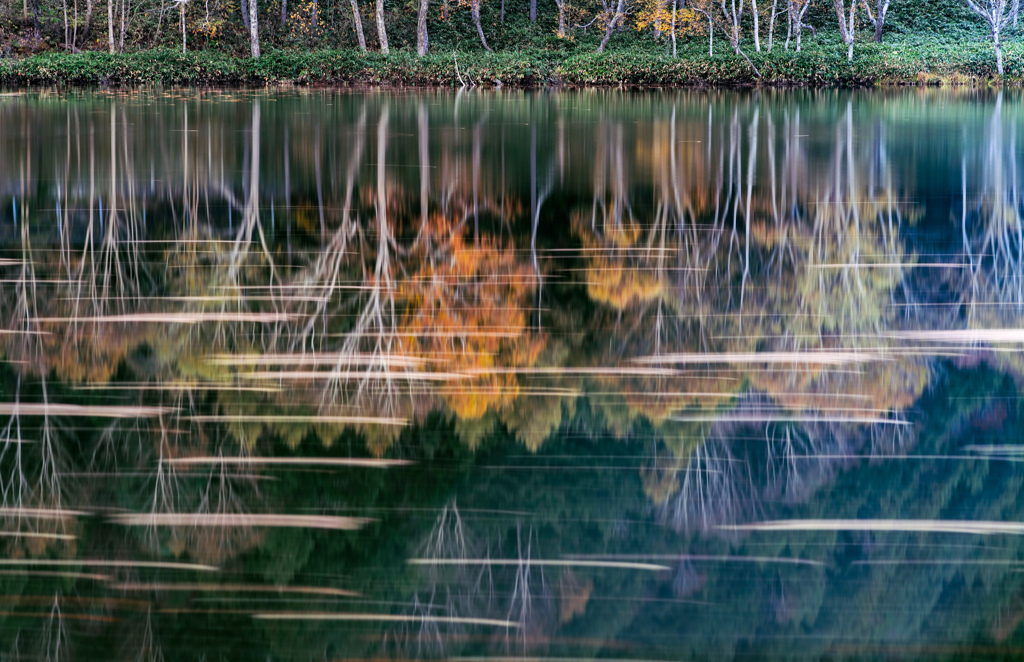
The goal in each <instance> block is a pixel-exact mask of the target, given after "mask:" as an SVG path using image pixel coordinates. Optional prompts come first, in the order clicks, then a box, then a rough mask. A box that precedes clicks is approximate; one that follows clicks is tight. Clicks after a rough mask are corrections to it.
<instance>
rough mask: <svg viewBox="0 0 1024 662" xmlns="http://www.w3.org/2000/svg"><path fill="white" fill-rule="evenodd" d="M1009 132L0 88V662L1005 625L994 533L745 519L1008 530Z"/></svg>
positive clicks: (1003, 579)
mask: <svg viewBox="0 0 1024 662" xmlns="http://www.w3.org/2000/svg"><path fill="white" fill-rule="evenodd" d="M940 104H941V105H940ZM1019 108H1020V102H1019V100H1018V99H1017V97H1016V94H1015V93H1011V92H998V93H992V94H988V93H971V94H953V93H950V94H948V95H945V96H941V97H936V96H935V95H933V94H932V93H917V92H900V93H884V94H883V93H878V94H875V93H838V92H837V93H825V92H792V93H767V92H758V93H749V94H722V93H691V92H681V93H645V94H636V95H627V94H620V93H609V92H596V91H578V92H563V93H553V94H546V95H545V94H541V95H535V94H526V93H520V92H500V93H484V92H473V93H469V94H459V95H457V96H455V97H452V96H450V95H448V94H446V93H442V92H422V93H416V94H398V93H395V94H391V93H385V92H363V93H351V94H349V93H337V92H328V91H300V92H287V93H286V92H280V93H277V92H275V93H266V92H260V93H249V92H213V91H210V92H195V93H193V92H166V93H165V92H139V93H133V94H127V95H120V94H105V93H67V94H53V93H47V92H37V93H32V94H26V95H22V96H18V97H12V98H11V99H9V100H7V101H6V102H5V103H4V104H3V105H0V122H2V123H3V126H6V127H9V128H10V129H11V130H10V131H7V132H5V133H4V134H2V135H0V153H3V154H4V155H5V158H4V159H3V160H2V161H0V208H2V209H10V210H11V214H10V215H5V216H3V217H2V218H0V276H2V281H3V287H2V289H0V320H2V323H3V327H2V329H0V352H2V354H3V357H4V361H5V363H4V366H3V367H2V370H3V373H2V378H0V392H2V397H0V401H2V402H0V416H2V417H3V419H4V420H3V421H0V423H2V428H0V444H2V448H0V497H2V503H0V544H2V545H3V546H4V551H5V560H4V565H5V566H10V567H9V568H4V569H3V574H0V584H2V585H3V587H4V591H3V596H4V600H5V605H6V606H5V607H4V610H3V616H2V618H3V626H2V628H0V639H2V641H0V643H2V645H3V647H4V650H7V651H10V654H11V655H14V656H16V657H17V656H37V657H41V658H45V659H60V658H65V657H67V658H75V657H80V656H85V655H89V654H95V651H104V653H103V655H104V656H110V655H113V656H116V657H118V658H125V659H164V658H174V659H191V658H196V659H199V658H204V657H205V659H212V658H213V657H223V658H225V659H228V658H230V659H234V658H238V659H251V658H252V657H253V656H256V657H267V656H268V655H270V656H271V657H272V658H273V659H278V658H280V659H320V658H321V657H327V658H330V657H331V656H334V657H343V656H345V657H348V656H355V657H359V656H363V657H367V656H375V655H386V656H390V657H402V658H407V657H447V656H456V657H458V656H484V655H489V656H494V655H499V656H500V655H505V656H508V655H515V656H520V655H532V656H537V655H541V656H553V657H582V658H586V657H591V656H598V655H600V656H605V657H607V656H609V655H611V656H613V657H619V658H627V657H636V658H638V659H639V658H642V657H648V658H651V659H653V658H662V657H672V658H676V657H680V656H682V657H686V656H696V657H700V658H709V657H716V658H717V657H721V658H732V657H743V656H749V655H757V656H774V655H776V654H779V653H781V652H783V651H786V650H790V653H792V650H791V649H787V648H786V647H787V646H793V645H796V643H795V642H801V643H800V646H804V645H805V644H806V640H805V639H803V638H802V637H805V636H807V635H811V636H812V638H813V641H814V642H815V643H813V644H806V649H804V648H801V650H805V652H806V655H807V656H808V657H816V656H820V655H822V654H825V653H826V652H829V653H830V654H833V655H837V656H844V657H846V656H852V657H858V656H864V655H868V656H870V655H872V654H875V653H878V654H887V652H891V651H896V652H898V653H900V654H906V655H917V654H923V653H922V651H925V650H927V651H938V652H937V653H936V654H937V655H938V656H940V657H941V656H944V655H946V656H956V655H958V654H961V653H964V651H965V650H966V651H968V652H969V650H970V649H964V648H962V647H963V646H965V645H973V644H975V643H977V642H982V643H983V644H984V645H986V646H994V647H995V648H993V649H992V650H995V651H1000V650H1002V649H1001V648H1000V646H1004V645H1005V646H1010V645H1011V644H1012V642H1014V641H1016V638H1017V635H1016V629H1017V627H1016V625H1015V624H1016V623H1019V622H1020V620H1021V615H1022V614H1024V610H1022V609H1021V608H1020V597H1019V596H1020V591H1021V590H1022V588H1024V587H1022V586H1021V583H1020V579H1019V578H1018V575H1017V574H1014V571H1015V569H1016V566H1015V564H1016V562H1017V560H1018V559H1020V558H1022V553H1024V550H1022V549H1021V548H1020V546H1019V544H1018V543H1017V537H1016V536H1008V535H1002V536H994V537H985V538H984V539H983V540H980V541H979V536H976V535H965V534H957V535H958V537H956V538H955V539H952V538H949V537H948V536H949V535H952V534H945V535H946V537H943V534H936V533H927V532H922V530H921V529H920V528H913V527H910V528H909V529H908V526H909V525H897V526H896V528H895V530H893V529H892V527H890V528H889V529H887V531H888V532H882V531H880V530H877V527H876V528H875V529H871V530H866V531H857V532H853V531H849V530H840V531H837V530H834V529H830V528H829V527H828V526H825V525H824V524H823V525H822V527H820V528H822V529H823V530H819V531H812V532H803V533H800V532H793V531H776V532H773V533H768V532H764V531H751V530H749V529H750V528H751V527H750V526H748V525H752V524H753V525H756V524H757V523H759V522H762V521H769V520H787V521H788V520H806V521H814V522H826V523H827V522H833V523H834V522H836V521H839V520H844V519H864V520H871V521H874V520H886V521H888V520H896V521H900V522H902V521H905V520H913V521H922V522H936V521H937V522H940V524H939V525H937V526H939V528H942V525H941V522H943V521H946V520H978V521H981V522H999V521H1002V520H1010V521H1012V520H1015V519H1020V517H1021V516H1022V515H1024V514H1022V513H1018V512H1017V511H1018V506H1017V502H1018V501H1019V499H1018V498H1017V496H1018V492H1019V489H1020V484H1021V474H1020V473H1019V472H1018V471H1017V470H1016V468H1015V467H1016V466H1017V465H1016V464H1015V463H1014V462H1013V461H1012V460H1013V459H1015V455H1014V450H1013V448H1012V447H1011V446H1006V447H1005V448H1004V447H1000V448H998V449H997V450H996V451H994V452H988V453H987V454H983V455H979V454H977V453H973V454H972V453H969V452H967V451H965V450H964V447H968V446H969V447H970V448H973V447H978V448H982V447H983V446H984V444H981V445H978V444H974V445H973V446H972V445H971V444H972V443H973V442H975V441H977V439H978V438H982V439H983V440H985V439H989V438H990V437H991V439H990V441H992V442H995V443H1004V442H1006V443H1010V442H1011V441H1012V439H1013V438H1014V437H1013V433H1014V432H1015V431H1016V429H1017V427H1018V426H1019V421H1018V416H1017V413H1016V404H1015V403H1016V397H1017V396H1016V382H1017V380H1018V379H1019V378H1020V376H1021V375H1024V365H1021V364H1020V358H1019V356H1020V354H1019V352H1018V351H1017V349H1018V345H1019V343H1020V341H1021V339H1022V338H1024V336H1021V335H1020V334H1019V333H1018V332H1017V331H1015V329H1016V328H1017V327H1019V326H1020V312H1021V308H1020V306H1021V304H1022V301H1024V299H1022V294H1021V293H1022V288H1021V274H1020V259H1021V255H1022V252H1024V239H1022V237H1024V228H1022V224H1021V213H1022V206H1021V199H1020V196H1019V195H1018V187H1019V181H1018V180H1019V179H1020V175H1019V173H1018V170H1017V164H1016V133H1015V128H1014V127H1015V126H1016V120H1017V119H1018V116H1019V114H1020V110H1019ZM908 113H913V114H915V115H916V116H917V118H918V119H917V120H915V122H913V123H910V124H909V125H908V123H907V122H906V121H905V119H904V118H905V117H906V115H907V114H908ZM924 135H927V136H929V140H928V141H925V140H923V139H921V136H924ZM936 136H941V137H940V138H936ZM961 136H963V137H961ZM969 136H978V137H980V138H979V139H977V140H975V139H968V137H969ZM1004 445H1005V444H1004ZM968 450H969V449H968ZM801 526H803V528H807V526H805V525H801ZM829 526H831V525H829ZM914 526H917V525H914ZM920 526H924V527H925V528H927V527H926V526H925V525H923V524H922V525H920ZM901 527H902V528H901ZM754 528H757V527H754ZM811 528H813V527H811ZM862 528H863V527H862ZM868 528H869V529H870V528H871V527H868ZM947 528H948V527H947ZM996 538H998V540H995V539H996ZM993 540H995V542H993ZM907 563H912V564H913V565H910V566H907V565H906V564H907ZM211 573H213V574H214V575H215V576H214V578H213V579H211V578H210V576H208V575H210V574H211ZM896 573H900V574H899V575H898V576H899V577H901V581H899V582H896V584H898V585H900V586H902V588H903V590H902V592H898V591H897V588H898V587H897V586H896V585H894V583H893V582H892V579H893V578H895V577H897V574H896ZM179 589H180V590H179ZM890 612H898V613H899V614H900V616H898V617H892V618H887V619H875V620H873V617H871V616H870V614H872V613H880V614H888V613H890ZM849 614H855V615H856V616H855V617H854V616H850V615H849ZM958 619H959V620H958ZM1007 623H1010V625H1007ZM228 632H230V633H231V634H230V635H227V634H226V633H228ZM114 640H117V641H118V642H121V643H119V644H118V646H115V647H113V648H111V647H110V645H109V642H110V641H114ZM922 647H928V648H922ZM986 650H988V649H986ZM26 651H31V652H26ZM172 651H173V652H172ZM929 654H930V653H929ZM964 654H966V653H964Z"/></svg>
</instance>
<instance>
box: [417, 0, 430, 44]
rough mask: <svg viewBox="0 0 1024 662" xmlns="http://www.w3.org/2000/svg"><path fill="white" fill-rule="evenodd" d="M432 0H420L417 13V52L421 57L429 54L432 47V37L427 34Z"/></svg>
mask: <svg viewBox="0 0 1024 662" xmlns="http://www.w3.org/2000/svg"><path fill="white" fill-rule="evenodd" d="M429 9H430V0H420V8H419V11H418V12H417V13H416V52H417V53H418V54H419V56H420V57H423V56H424V55H426V54H427V49H429V48H430V37H429V35H427V11H428V10H429Z"/></svg>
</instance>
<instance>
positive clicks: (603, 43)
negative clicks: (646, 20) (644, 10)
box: [597, 0, 626, 53]
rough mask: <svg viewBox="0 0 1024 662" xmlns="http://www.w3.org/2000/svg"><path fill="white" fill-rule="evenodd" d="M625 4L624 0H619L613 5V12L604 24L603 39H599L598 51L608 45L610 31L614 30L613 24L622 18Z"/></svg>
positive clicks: (601, 50) (600, 51)
mask: <svg viewBox="0 0 1024 662" xmlns="http://www.w3.org/2000/svg"><path fill="white" fill-rule="evenodd" d="M625 6H626V2H625V0H619V1H618V4H617V5H616V6H615V14H614V15H612V18H611V20H610V21H608V24H607V25H606V26H605V30H604V39H602V40H601V43H600V44H599V45H598V47H597V52H598V53H603V52H604V47H605V46H607V45H608V42H609V41H611V38H612V33H613V32H614V31H615V25H616V24H617V23H618V22H619V21H621V20H622V12H623V10H624V9H625Z"/></svg>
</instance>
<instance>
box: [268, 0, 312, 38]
mask: <svg viewBox="0 0 1024 662" xmlns="http://www.w3.org/2000/svg"><path fill="white" fill-rule="evenodd" d="M252 2H256V0H252ZM309 13H310V16H309V22H310V24H312V26H313V30H314V31H315V30H316V24H317V21H319V20H320V2H319V0H313V3H312V6H311V7H310V9H309Z"/></svg>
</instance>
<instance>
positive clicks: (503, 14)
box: [498, 0, 505, 23]
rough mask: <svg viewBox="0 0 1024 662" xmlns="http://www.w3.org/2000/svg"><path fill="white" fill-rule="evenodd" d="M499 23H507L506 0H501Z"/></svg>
mask: <svg viewBox="0 0 1024 662" xmlns="http://www.w3.org/2000/svg"><path fill="white" fill-rule="evenodd" d="M498 20H499V21H501V22H502V23H504V22H505V0H501V14H499V18H498Z"/></svg>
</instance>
